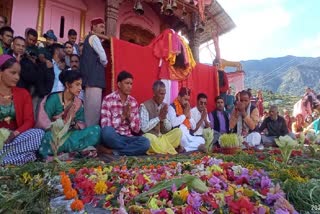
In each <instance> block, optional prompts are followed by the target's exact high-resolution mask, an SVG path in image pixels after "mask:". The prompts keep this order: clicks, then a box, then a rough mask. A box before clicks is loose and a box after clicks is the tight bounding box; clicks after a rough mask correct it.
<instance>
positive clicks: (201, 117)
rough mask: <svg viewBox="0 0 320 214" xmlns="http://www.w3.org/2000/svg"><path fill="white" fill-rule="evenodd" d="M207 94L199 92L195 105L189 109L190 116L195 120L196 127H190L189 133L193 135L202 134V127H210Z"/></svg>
mask: <svg viewBox="0 0 320 214" xmlns="http://www.w3.org/2000/svg"><path fill="white" fill-rule="evenodd" d="M207 99H208V97H207V95H205V94H203V93H200V94H198V97H197V106H196V107H194V108H192V109H191V118H192V119H193V120H194V121H195V123H196V127H195V128H194V129H192V128H191V131H190V133H191V134H192V135H194V136H203V129H205V128H210V123H209V117H208V111H207Z"/></svg>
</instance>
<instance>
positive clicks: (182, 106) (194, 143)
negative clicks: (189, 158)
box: [168, 87, 205, 152]
mask: <svg viewBox="0 0 320 214" xmlns="http://www.w3.org/2000/svg"><path fill="white" fill-rule="evenodd" d="M189 100H190V89H187V88H184V87H183V88H181V89H180V91H179V94H178V97H177V98H176V99H175V100H174V102H173V103H172V104H171V105H170V106H169V109H168V117H169V120H170V122H171V125H172V126H173V127H179V128H180V129H181V131H182V138H181V146H182V147H183V148H184V149H185V151H187V152H189V151H195V150H201V151H205V140H204V138H202V137H198V136H192V135H191V134H190V129H195V127H196V123H195V121H194V120H193V119H192V118H191V113H190V104H189Z"/></svg>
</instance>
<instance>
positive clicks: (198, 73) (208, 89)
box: [184, 63, 219, 112]
mask: <svg viewBox="0 0 320 214" xmlns="http://www.w3.org/2000/svg"><path fill="white" fill-rule="evenodd" d="M184 86H188V87H190V88H191V98H190V99H191V106H196V104H197V95H198V94H199V93H205V94H206V95H207V96H208V106H207V109H208V112H211V111H213V110H214V109H215V101H214V99H215V98H216V96H218V92H219V89H218V87H219V86H218V74H217V70H216V69H215V68H214V67H213V66H209V65H204V64H200V63H198V64H197V66H196V67H195V69H194V70H193V72H192V74H191V75H190V77H189V78H188V81H187V83H185V85H184Z"/></svg>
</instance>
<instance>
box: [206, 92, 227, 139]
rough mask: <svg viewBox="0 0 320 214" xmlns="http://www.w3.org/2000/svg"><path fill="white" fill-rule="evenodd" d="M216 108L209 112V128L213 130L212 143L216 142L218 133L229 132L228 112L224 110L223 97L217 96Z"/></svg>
mask: <svg viewBox="0 0 320 214" xmlns="http://www.w3.org/2000/svg"><path fill="white" fill-rule="evenodd" d="M215 101H216V109H215V110H214V111H213V112H211V113H210V114H209V120H210V125H211V128H212V129H213V130H214V139H213V144H216V143H217V142H218V140H219V137H220V135H222V134H224V133H228V132H229V113H228V112H227V111H225V110H224V101H223V98H222V97H220V96H217V97H216V99H215Z"/></svg>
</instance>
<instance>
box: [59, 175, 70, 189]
mask: <svg viewBox="0 0 320 214" xmlns="http://www.w3.org/2000/svg"><path fill="white" fill-rule="evenodd" d="M60 183H61V185H62V187H63V189H65V188H67V187H71V180H70V178H69V176H67V175H65V176H62V177H61V179H60Z"/></svg>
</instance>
